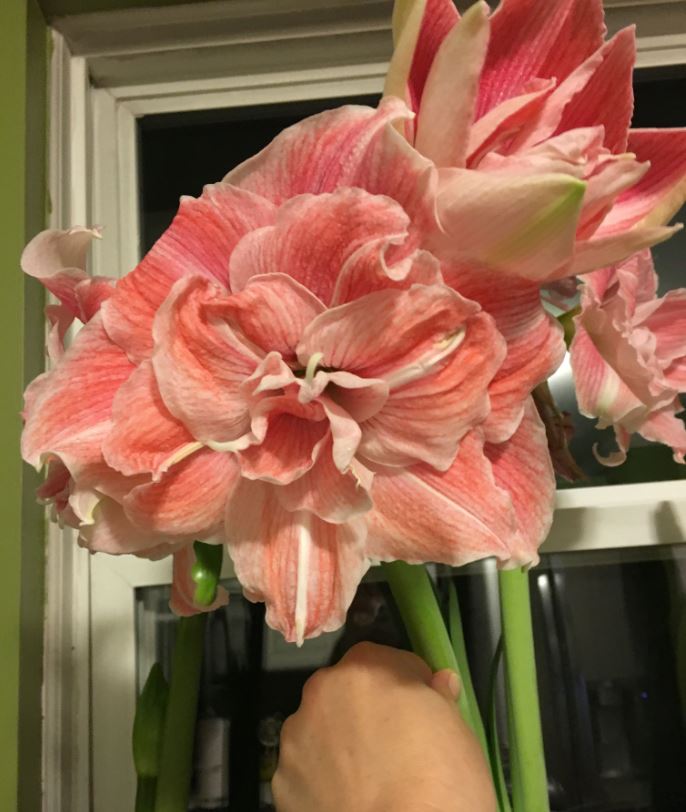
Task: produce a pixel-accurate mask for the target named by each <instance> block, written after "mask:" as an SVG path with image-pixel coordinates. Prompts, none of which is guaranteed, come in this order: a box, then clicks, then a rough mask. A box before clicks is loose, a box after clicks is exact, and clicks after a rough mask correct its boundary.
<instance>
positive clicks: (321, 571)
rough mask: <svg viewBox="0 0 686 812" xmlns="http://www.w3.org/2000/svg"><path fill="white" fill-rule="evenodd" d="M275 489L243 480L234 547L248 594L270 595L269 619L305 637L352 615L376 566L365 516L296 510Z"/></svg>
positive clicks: (233, 509)
mask: <svg viewBox="0 0 686 812" xmlns="http://www.w3.org/2000/svg"><path fill="white" fill-rule="evenodd" d="M275 490H276V489H275V487H274V486H272V485H267V484H265V483H262V482H247V481H245V480H243V481H241V482H240V484H239V485H238V487H237V488H236V490H235V491H234V493H233V496H232V498H231V501H230V503H229V507H228V510H227V514H226V535H227V540H228V547H229V553H230V555H231V558H232V560H233V564H234V568H235V572H236V576H237V578H238V580H239V581H240V582H241V584H242V585H243V589H244V591H245V594H246V597H248V598H249V599H250V600H254V601H264V602H265V603H266V605H267V617H266V620H267V623H268V624H269V625H270V626H271V627H272V628H273V629H276V630H277V631H280V632H282V634H283V635H284V637H285V638H286V640H288V641H291V642H297V643H302V642H303V640H305V638H308V637H316V636H317V635H319V634H321V633H322V632H326V631H334V630H336V629H338V628H339V627H340V626H342V625H343V623H344V622H345V615H346V612H347V610H348V607H349V606H350V603H351V601H352V599H353V597H354V595H355V591H356V590H357V586H358V584H359V583H360V580H361V579H362V576H363V575H364V573H365V572H366V570H367V568H368V566H369V564H368V561H367V558H366V556H365V553H364V538H365V528H364V522H363V521H361V520H353V521H351V522H348V523H346V524H339V525H336V524H330V523H328V522H323V521H322V520H321V519H319V518H317V516H315V515H313V514H312V513H308V512H307V511H297V512H295V513H291V512H289V511H287V510H285V509H284V508H283V507H282V506H281V505H280V503H279V500H278V498H277V496H276V493H275Z"/></svg>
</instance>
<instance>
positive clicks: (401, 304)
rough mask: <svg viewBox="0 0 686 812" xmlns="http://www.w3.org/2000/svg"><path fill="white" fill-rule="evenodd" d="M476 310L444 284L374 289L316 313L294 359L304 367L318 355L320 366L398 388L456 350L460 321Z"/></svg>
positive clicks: (476, 309)
mask: <svg viewBox="0 0 686 812" xmlns="http://www.w3.org/2000/svg"><path fill="white" fill-rule="evenodd" d="M478 310H479V307H478V305H476V304H474V303H473V302H468V301H467V300H465V299H463V298H462V297H461V296H459V294H457V293H455V292H454V291H453V290H451V289H450V288H448V287H446V286H424V285H416V286H414V287H412V288H410V289H409V290H407V291H404V290H381V291H377V292H376V293H370V294H369V295H368V296H365V297H363V298H362V299H357V300H356V301H354V302H349V303H348V304H344V305H340V306H339V307H335V308H332V309H330V310H327V311H326V312H325V313H322V314H321V315H320V316H318V317H317V318H316V319H315V320H314V321H313V322H312V323H311V324H310V325H308V327H307V329H306V330H305V332H304V334H303V338H302V341H301V342H300V345H299V346H298V358H299V359H300V362H301V364H303V365H304V366H305V365H307V363H308V361H309V359H310V358H311V357H312V356H313V355H315V353H321V359H320V362H319V363H320V365H321V366H323V367H329V368H333V369H344V370H347V371H348V372H352V373H354V374H357V375H361V376H362V377H365V378H383V379H384V380H386V381H387V382H388V384H389V386H391V387H393V386H400V385H403V384H405V383H409V382H410V381H411V380H416V379H417V378H420V377H423V376H424V375H426V374H427V372H429V371H430V370H431V369H433V365H434V364H437V363H439V361H440V360H442V358H443V357H445V356H446V355H448V354H450V353H451V352H452V351H453V350H454V349H456V348H457V346H458V343H459V341H460V334H461V331H462V329H463V327H464V326H465V321H466V320H467V319H468V318H469V317H470V316H472V315H474V314H475V313H476V312H478ZM380 326H381V327H382V329H380ZM439 356H440V357H439Z"/></svg>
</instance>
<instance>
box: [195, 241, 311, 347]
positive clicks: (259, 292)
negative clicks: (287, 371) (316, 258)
mask: <svg viewBox="0 0 686 812" xmlns="http://www.w3.org/2000/svg"><path fill="white" fill-rule="evenodd" d="M267 230H268V229H264V231H267ZM256 233H259V232H256ZM248 239H249V238H248ZM238 250H240V249H238ZM323 310H324V305H323V304H322V303H321V301H320V300H319V299H318V298H317V297H316V296H315V295H314V294H312V293H310V291H309V290H308V289H307V288H306V287H304V286H303V285H301V284H300V283H299V282H296V281H295V279H293V278H292V277H290V276H287V275H286V274H284V273H272V274H266V275H265V276H253V277H251V278H250V279H249V280H248V283H247V285H246V286H245V287H244V288H243V290H241V292H240V293H238V294H236V295H234V296H231V297H230V298H227V299H225V300H223V301H222V302H221V304H218V305H216V306H212V305H210V306H208V308H207V312H208V314H211V315H212V316H214V317H219V318H222V319H224V320H226V321H227V322H228V323H229V324H231V325H233V326H234V327H237V328H238V329H239V331H240V332H241V333H242V334H243V336H244V337H245V338H247V339H248V340H249V341H250V342H252V344H254V345H255V346H257V347H259V348H260V349H261V350H263V351H264V352H265V353H267V352H270V351H271V352H278V353H280V354H281V356H282V357H283V358H284V359H285V360H287V361H293V360H295V348H296V346H297V344H298V342H299V341H300V336H301V335H302V333H303V330H304V329H305V327H306V326H307V325H308V324H309V323H310V322H311V321H312V320H313V319H314V318H315V316H318V315H319V314H320V313H321V312H323Z"/></svg>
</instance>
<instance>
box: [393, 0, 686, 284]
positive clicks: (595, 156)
mask: <svg viewBox="0 0 686 812" xmlns="http://www.w3.org/2000/svg"><path fill="white" fill-rule="evenodd" d="M394 23H395V25H394V29H395V36H396V50H395V54H394V58H393V60H392V63H391V68H390V70H389V74H388V80H387V83H386V92H387V93H389V94H394V95H397V96H400V97H401V98H404V99H406V100H407V102H408V104H409V105H410V107H411V109H413V110H414V111H415V112H416V114H417V115H416V119H415V121H414V122H412V123H408V124H407V125H406V126H405V133H406V135H407V137H408V139H409V140H410V141H411V142H412V143H413V144H414V146H415V147H416V148H417V149H418V150H419V151H420V152H421V153H422V154H424V155H425V156H427V157H428V158H430V159H431V160H432V161H434V163H435V164H436V165H437V166H438V167H439V168H440V170H441V171H440V176H439V192H438V210H439V217H440V220H441V223H442V225H443V228H444V230H445V232H447V238H446V235H443V238H442V242H443V243H444V247H446V248H447V250H449V252H450V253H451V255H452V256H453V258H454V259H456V260H458V261H460V262H463V263H472V264H474V263H476V264H478V265H483V266H486V267H488V268H489V269H491V270H495V271H497V272H498V274H499V275H501V276H502V275H507V276H516V277H519V278H523V279H527V280H531V281H533V282H536V283H539V284H542V283H545V282H550V281H552V280H556V279H561V278H564V277H567V276H571V275H574V274H582V273H586V272H588V271H591V270H594V269H596V268H599V267H603V266H606V265H609V264H612V263H615V262H618V261H621V260H622V259H625V258H627V257H629V256H630V255H631V254H633V253H635V252H637V251H638V250H640V249H642V248H645V247H647V246H650V245H654V244H655V243H657V242H659V241H661V240H664V239H666V238H668V237H669V236H670V235H671V234H672V232H673V229H672V228H669V227H666V226H665V225H664V224H665V223H666V222H668V220H669V219H670V218H671V217H672V215H673V214H674V213H675V212H676V211H677V210H678V208H679V207H680V205H681V204H682V203H683V200H684V192H685V189H686V183H685V178H686V130H630V129H629V126H630V122H631V116H632V112H633V92H632V71H633V67H634V63H635V50H636V48H635V34H634V30H633V28H629V29H624V30H623V31H620V32H619V33H618V34H617V35H615V36H614V37H613V38H612V39H610V40H609V41H607V42H606V41H605V26H604V22H603V10H602V3H601V0H551V2H546V3H538V2H532V0H502V2H501V3H500V5H499V7H498V9H497V10H496V12H495V13H494V14H492V15H491V14H490V12H489V9H488V6H487V5H486V3H483V2H477V3H476V4H475V5H474V6H472V8H470V10H469V11H468V12H467V13H466V14H465V15H464V17H462V18H461V19H460V18H459V15H458V13H457V11H456V9H455V7H454V5H453V3H452V2H451V0H398V2H397V5H396V14H395V20H394ZM560 175H563V176H573V177H575V178H577V179H578V180H579V181H584V182H585V183H586V185H587V188H586V190H585V194H583V195H581V193H580V190H577V191H576V192H575V190H574V187H570V189H569V193H568V197H567V199H566V200H564V199H562V200H561V199H559V198H557V197H556V199H555V202H552V201H550V200H549V198H548V196H549V195H551V194H552V195H554V190H555V188H556V185H557V184H559V183H560ZM504 187H507V189H508V205H504V206H502V207H501V210H500V216H499V219H498V220H497V221H493V220H491V219H489V218H484V217H481V216H479V212H480V211H481V208H482V207H483V206H486V205H488V200H489V198H490V197H491V196H498V195H501V194H502V192H503V188H504ZM515 188H516V189H517V194H514V189H515ZM581 196H583V201H582V202H581V201H580V199H579V198H580V197H581ZM577 203H581V206H580V208H581V211H580V217H579V219H578V222H576V223H575V224H574V233H573V234H572V235H571V236H572V238H573V240H574V247H573V251H571V252H570V251H569V250H568V247H567V245H566V243H565V240H566V239H569V236H570V235H569V233H568V232H566V231H565V230H564V229H562V228H558V229H545V228H542V225H543V224H544V223H546V222H548V223H549V222H550V221H551V220H555V219H556V218H559V217H560V216H561V215H564V214H565V212H566V210H567V209H568V208H569V207H574V206H575V205H576V204H577ZM513 208H516V210H517V215H518V218H519V220H517V218H515V217H513V216H512V209H513ZM466 212H471V213H472V215H473V217H472V219H471V220H470V221H469V222H468V221H467V219H466V217H465V216H464V215H465V213H466ZM569 225H572V224H571V223H570V224H569ZM534 245H536V246H537V250H536V251H532V246H534Z"/></svg>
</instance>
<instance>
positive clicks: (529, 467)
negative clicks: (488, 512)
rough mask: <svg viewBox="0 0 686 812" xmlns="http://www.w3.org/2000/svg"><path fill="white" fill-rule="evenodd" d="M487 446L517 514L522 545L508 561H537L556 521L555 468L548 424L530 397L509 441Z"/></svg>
mask: <svg viewBox="0 0 686 812" xmlns="http://www.w3.org/2000/svg"><path fill="white" fill-rule="evenodd" d="M484 450H485V453H486V456H487V457H488V459H489V460H490V462H491V465H492V467H493V476H494V477H495V481H496V483H497V484H498V486H499V487H500V488H502V490H504V491H506V492H507V493H509V495H510V498H511V500H512V505H513V507H514V512H515V515H516V517H517V527H518V530H519V534H518V536H519V539H520V546H519V547H517V548H516V549H514V550H513V551H512V556H511V558H510V561H509V562H508V563H509V565H510V566H526V565H529V564H535V563H537V562H538V548H539V547H540V546H541V544H542V543H543V542H544V541H545V539H546V536H547V535H548V532H549V531H550V526H551V524H552V521H553V503H554V501H555V472H554V471H553V465H552V462H551V459H550V452H549V451H548V440H547V437H546V431H545V426H544V425H543V422H542V421H541V418H540V417H539V416H538V412H537V410H536V407H535V406H534V403H533V400H532V399H531V398H529V399H528V401H527V403H526V408H525V410H524V417H523V419H522V422H521V423H520V425H519V428H518V429H517V431H516V432H515V433H514V435H513V436H512V437H511V438H510V439H509V440H508V441H507V442H506V443H501V444H499V445H493V444H491V443H487V444H486V447H485V449H484Z"/></svg>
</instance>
